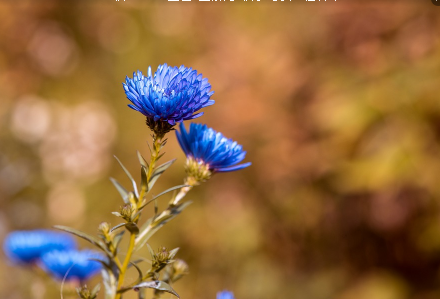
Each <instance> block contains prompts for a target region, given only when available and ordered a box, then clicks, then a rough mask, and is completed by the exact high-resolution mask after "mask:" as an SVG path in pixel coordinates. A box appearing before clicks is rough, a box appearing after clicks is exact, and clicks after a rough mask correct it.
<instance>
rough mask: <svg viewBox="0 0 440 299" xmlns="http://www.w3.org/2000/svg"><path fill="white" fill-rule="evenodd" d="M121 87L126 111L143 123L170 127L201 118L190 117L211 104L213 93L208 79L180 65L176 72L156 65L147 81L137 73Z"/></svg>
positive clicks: (149, 70) (171, 68) (165, 66)
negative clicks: (137, 115) (133, 112)
mask: <svg viewBox="0 0 440 299" xmlns="http://www.w3.org/2000/svg"><path fill="white" fill-rule="evenodd" d="M123 86H124V90H125V94H126V95H127V98H128V99H129V100H130V101H131V102H132V103H133V105H128V107H130V108H132V109H134V110H136V111H139V112H140V113H142V114H143V115H145V116H146V117H147V119H152V120H154V121H155V122H156V121H159V120H160V121H163V122H168V123H169V124H170V125H172V126H174V125H175V124H176V123H180V122H182V121H184V120H188V119H194V118H196V117H199V116H201V115H202V114H203V112H200V113H197V114H194V113H195V112H197V111H198V110H200V109H202V108H204V107H207V106H210V105H212V104H214V101H213V100H210V98H211V96H212V94H213V93H214V91H211V84H209V83H208V79H207V78H203V77H202V74H197V71H196V70H193V69H192V68H186V67H184V66H183V65H182V66H181V67H179V68H178V67H170V66H168V65H167V64H163V65H159V67H158V68H157V71H156V72H155V73H154V76H152V75H151V67H149V68H148V76H147V77H145V76H144V75H143V74H142V72H140V71H138V72H137V73H133V79H131V78H128V77H127V78H126V80H125V83H123Z"/></svg>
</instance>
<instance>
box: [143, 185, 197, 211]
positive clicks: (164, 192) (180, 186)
mask: <svg viewBox="0 0 440 299" xmlns="http://www.w3.org/2000/svg"><path fill="white" fill-rule="evenodd" d="M183 187H190V186H189V185H178V186H174V187H171V188H169V189H167V190H165V191H163V192H161V193H159V194H158V195H156V196H154V197H153V198H152V199H150V200H149V201H147V202H146V203H145V204H143V205H142V206H141V207H140V208H139V211H140V210H142V209H143V208H145V207H146V206H147V205H148V204H149V203H151V202H152V201H154V200H156V199H157V198H158V197H161V196H162V195H165V194H167V193H168V192H171V191H174V190H176V189H180V188H183Z"/></svg>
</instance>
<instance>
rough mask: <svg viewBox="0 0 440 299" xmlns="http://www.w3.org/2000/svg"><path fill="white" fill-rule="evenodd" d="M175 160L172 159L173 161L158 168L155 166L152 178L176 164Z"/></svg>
mask: <svg viewBox="0 0 440 299" xmlns="http://www.w3.org/2000/svg"><path fill="white" fill-rule="evenodd" d="M176 160H177V159H173V160H170V161H168V162H165V163H163V164H162V165H160V166H157V167H156V169H155V170H154V171H153V175H152V176H155V175H161V174H162V173H163V172H164V171H165V170H167V169H168V167H170V166H171V165H172V164H173V163H174V162H176Z"/></svg>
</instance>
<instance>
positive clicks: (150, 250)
mask: <svg viewBox="0 0 440 299" xmlns="http://www.w3.org/2000/svg"><path fill="white" fill-rule="evenodd" d="M147 248H148V251H149V252H150V254H151V257H152V258H154V256H155V254H154V250H153V248H151V246H150V244H148V243H147Z"/></svg>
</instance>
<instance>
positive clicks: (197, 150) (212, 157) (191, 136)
mask: <svg viewBox="0 0 440 299" xmlns="http://www.w3.org/2000/svg"><path fill="white" fill-rule="evenodd" d="M176 135H177V140H178V141H179V144H180V147H181V148H182V149H183V151H184V152H185V154H186V156H187V157H189V158H193V159H195V160H196V161H197V162H198V163H202V164H205V165H207V166H208V168H209V170H210V171H212V172H225V171H234V170H239V169H242V168H245V167H248V166H249V165H251V163H244V164H239V165H236V164H237V163H240V162H241V161H242V160H243V159H244V157H245V156H246V152H245V151H243V149H242V147H241V145H239V144H237V142H235V141H233V140H232V139H227V138H226V137H224V136H223V135H222V134H221V133H217V132H216V131H214V130H213V129H211V128H208V127H207V126H206V125H202V124H194V123H192V124H190V127H189V132H187V131H186V129H185V126H184V125H183V124H180V132H177V131H176Z"/></svg>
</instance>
